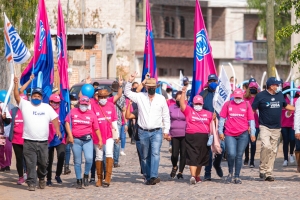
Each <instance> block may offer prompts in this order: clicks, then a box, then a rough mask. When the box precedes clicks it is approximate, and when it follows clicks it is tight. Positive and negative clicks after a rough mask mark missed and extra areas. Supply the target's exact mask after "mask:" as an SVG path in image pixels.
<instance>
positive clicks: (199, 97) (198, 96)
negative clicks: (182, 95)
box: [193, 95, 203, 104]
mask: <svg viewBox="0 0 300 200" xmlns="http://www.w3.org/2000/svg"><path fill="white" fill-rule="evenodd" d="M193 103H194V104H196V103H200V104H203V98H202V96H200V95H196V96H195V97H194V99H193Z"/></svg>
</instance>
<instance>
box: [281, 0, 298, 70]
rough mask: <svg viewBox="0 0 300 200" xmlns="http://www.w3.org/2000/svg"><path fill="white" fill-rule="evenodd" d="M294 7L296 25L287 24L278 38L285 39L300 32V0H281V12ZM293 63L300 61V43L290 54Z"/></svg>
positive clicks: (288, 11) (286, 11) (289, 10)
mask: <svg viewBox="0 0 300 200" xmlns="http://www.w3.org/2000/svg"><path fill="white" fill-rule="evenodd" d="M293 7H294V11H295V12H294V13H292V14H295V18H296V19H295V24H294V25H291V24H289V25H286V26H284V27H283V28H281V30H279V31H278V33H277V38H278V39H280V40H285V39H286V38H290V37H291V35H292V34H293V33H296V34H297V33H299V32H300V23H299V21H298V22H297V20H299V19H300V1H299V0H281V4H280V12H282V13H290V12H291V10H292V8H293ZM290 60H291V63H292V64H293V65H294V64H296V63H297V62H299V61H300V43H299V44H297V45H296V46H295V49H294V50H293V51H292V53H291V56H290Z"/></svg>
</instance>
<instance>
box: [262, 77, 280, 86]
mask: <svg viewBox="0 0 300 200" xmlns="http://www.w3.org/2000/svg"><path fill="white" fill-rule="evenodd" d="M279 84H282V81H281V80H278V79H276V78H275V77H270V78H268V80H267V82H266V85H267V87H269V86H270V85H279Z"/></svg>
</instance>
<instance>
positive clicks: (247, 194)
mask: <svg viewBox="0 0 300 200" xmlns="http://www.w3.org/2000/svg"><path fill="white" fill-rule="evenodd" d="M259 150H260V143H259V144H258V149H257V152H259ZM125 152H126V154H127V155H126V156H122V157H121V158H120V160H121V162H120V164H121V167H120V168H114V169H113V179H112V183H111V186H110V187H109V188H96V187H95V186H94V185H91V186H89V187H87V188H86V189H83V190H77V189H75V187H74V186H72V185H73V184H74V183H75V181H76V180H75V175H74V168H73V165H72V167H71V170H72V173H71V174H70V175H62V180H63V184H62V185H58V184H55V182H54V181H53V183H54V184H53V187H46V189H44V190H41V189H36V191H35V192H29V191H27V190H26V187H27V186H26V184H24V185H21V186H19V185H17V184H16V182H17V171H16V168H15V159H14V157H13V164H12V167H11V168H12V170H11V171H10V172H9V173H1V174H0V191H1V196H0V199H1V200H5V199H10V200H12V199H18V200H20V199H24V200H25V199H83V198H84V199H96V198H100V199H103V198H106V199H272V200H273V199H293V198H294V199H298V198H299V191H298V187H299V182H300V178H299V175H300V174H297V173H295V168H296V167H295V166H288V167H286V168H283V167H282V166H281V165H282V162H283V158H282V156H283V155H282V145H280V150H279V152H278V156H277V159H276V165H275V169H274V175H275V177H276V180H275V182H265V181H262V180H260V179H259V177H258V165H259V161H258V158H259V153H257V155H256V161H255V165H256V167H255V168H254V169H250V168H249V167H245V166H243V169H242V172H241V178H242V181H243V184H241V185H234V184H230V185H227V184H224V180H222V179H220V178H218V177H217V176H216V173H215V171H213V173H212V178H213V180H212V181H211V182H202V183H200V184H196V185H195V186H190V185H189V181H188V180H189V175H188V174H189V170H188V168H186V169H185V172H184V178H185V179H184V180H183V181H178V180H177V179H170V178H169V177H170V176H169V174H170V171H171V161H170V153H169V152H168V143H167V142H166V141H164V142H163V147H162V151H161V163H160V168H159V172H160V174H159V176H160V178H161V179H162V181H161V183H159V184H157V185H154V186H147V185H144V184H143V180H142V176H141V175H140V173H139V171H140V168H139V164H138V158H137V154H136V149H135V146H134V145H131V144H129V143H128V140H127V144H126V151H125ZM54 164H55V165H56V163H54ZM222 166H223V170H224V174H225V175H227V167H226V166H227V162H226V161H223V162H222ZM54 169H55V168H54ZM201 175H203V172H202V173H201ZM53 177H54V174H53ZM201 178H202V177H201Z"/></svg>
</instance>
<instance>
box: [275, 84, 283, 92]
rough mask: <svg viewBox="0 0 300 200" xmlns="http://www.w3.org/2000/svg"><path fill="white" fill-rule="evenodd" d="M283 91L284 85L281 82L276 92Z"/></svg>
mask: <svg viewBox="0 0 300 200" xmlns="http://www.w3.org/2000/svg"><path fill="white" fill-rule="evenodd" d="M281 91H282V87H281V84H280V85H279V86H278V87H277V89H276V91H275V92H276V93H278V92H281Z"/></svg>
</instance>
